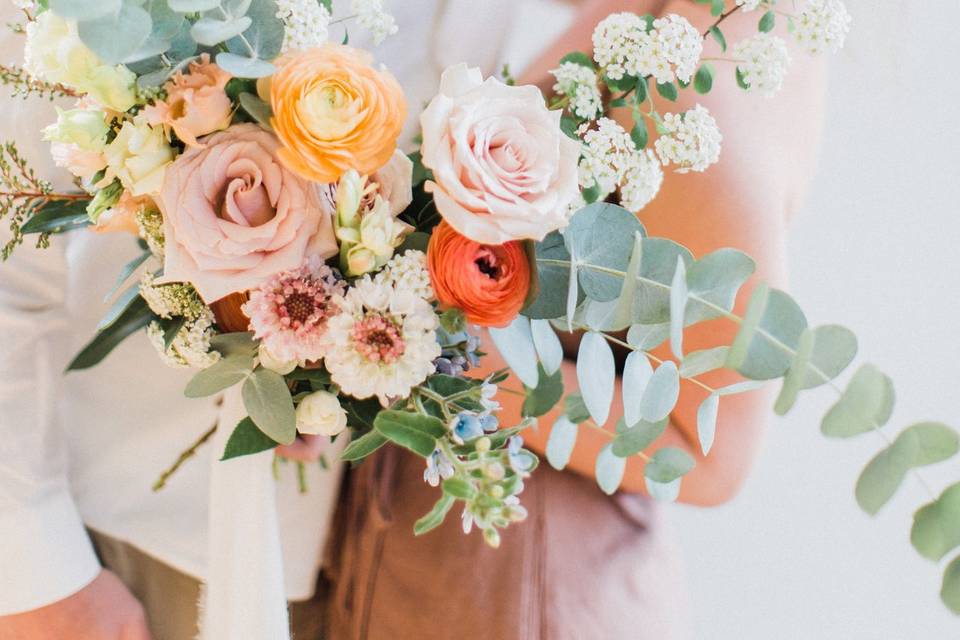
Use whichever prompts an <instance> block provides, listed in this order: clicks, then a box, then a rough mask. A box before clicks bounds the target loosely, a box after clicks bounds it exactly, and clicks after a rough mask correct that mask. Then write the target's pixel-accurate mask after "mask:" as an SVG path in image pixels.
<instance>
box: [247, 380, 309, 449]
mask: <svg viewBox="0 0 960 640" xmlns="http://www.w3.org/2000/svg"><path fill="white" fill-rule="evenodd" d="M240 393H241V395H242V397H243V406H244V407H245V408H246V409H247V412H248V413H249V414H250V418H251V419H252V420H253V422H254V423H255V424H256V425H257V426H258V427H259V428H260V430H261V431H263V432H264V433H265V434H267V435H268V436H269V437H270V438H272V439H274V440H276V441H277V442H279V443H280V444H293V441H294V440H296V438H297V416H296V413H295V411H294V407H293V398H292V397H291V395H290V389H289V388H288V387H287V383H286V381H285V380H284V379H283V376H281V375H280V374H278V373H275V372H273V371H270V370H269V369H264V368H263V367H260V368H258V369H256V370H255V371H254V372H253V373H252V374H251V375H250V376H249V377H248V378H247V379H246V381H245V382H244V383H243V387H241V389H240Z"/></svg>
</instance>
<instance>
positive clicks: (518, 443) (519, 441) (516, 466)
mask: <svg viewBox="0 0 960 640" xmlns="http://www.w3.org/2000/svg"><path fill="white" fill-rule="evenodd" d="M507 458H509V459H510V467H511V468H512V469H513V470H514V471H515V472H516V473H517V474H518V475H520V476H525V475H527V474H529V473H530V470H531V469H532V468H533V460H532V459H531V457H530V454H528V453H527V452H525V451H524V450H523V438H521V437H520V436H513V437H512V438H510V440H509V441H508V442H507Z"/></svg>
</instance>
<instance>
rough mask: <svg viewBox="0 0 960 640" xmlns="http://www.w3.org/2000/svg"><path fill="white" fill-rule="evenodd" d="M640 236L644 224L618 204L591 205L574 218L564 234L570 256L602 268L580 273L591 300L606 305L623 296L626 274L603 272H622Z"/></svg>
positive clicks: (585, 290)
mask: <svg viewBox="0 0 960 640" xmlns="http://www.w3.org/2000/svg"><path fill="white" fill-rule="evenodd" d="M636 233H640V234H643V233H644V231H643V225H641V224H640V222H639V221H638V220H637V217H636V216H635V215H633V214H632V213H630V212H629V211H627V210H626V209H624V208H623V207H618V206H616V205H612V204H606V203H597V204H591V205H588V206H587V207H585V208H583V209H581V210H580V211H579V212H577V213H576V214H575V215H574V216H573V219H572V220H571V221H570V226H569V227H568V228H567V230H566V232H565V233H564V240H565V242H566V246H567V250H568V252H569V254H570V255H572V256H574V255H575V256H576V259H577V261H578V262H582V263H589V264H591V265H595V267H599V268H593V269H582V270H580V272H579V281H580V287H581V288H582V289H583V291H584V293H585V294H586V295H587V296H589V297H590V299H591V300H597V301H599V302H606V301H610V300H615V299H616V298H617V296H619V295H620V290H621V288H622V286H623V277H622V275H620V276H618V275H617V274H616V273H613V274H611V273H606V272H604V271H603V269H604V268H606V269H611V270H614V271H616V270H620V271H622V270H623V269H625V268H626V267H627V263H628V262H629V261H630V255H631V253H632V252H633V246H634V235H635V234H636ZM538 260H539V257H538ZM541 286H542V285H541Z"/></svg>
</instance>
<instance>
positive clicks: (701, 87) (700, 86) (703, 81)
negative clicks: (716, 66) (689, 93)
mask: <svg viewBox="0 0 960 640" xmlns="http://www.w3.org/2000/svg"><path fill="white" fill-rule="evenodd" d="M713 75H714V72H713V66H712V65H711V64H710V63H709V62H704V63H703V64H702V65H700V68H699V69H697V74H696V75H695V76H694V77H693V88H694V90H696V92H697V93H699V94H701V95H703V94H707V93H710V90H711V89H713Z"/></svg>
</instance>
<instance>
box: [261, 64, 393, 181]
mask: <svg viewBox="0 0 960 640" xmlns="http://www.w3.org/2000/svg"><path fill="white" fill-rule="evenodd" d="M371 62H372V58H371V57H370V56H369V55H368V54H367V53H365V52H362V51H358V50H357V49H353V48H351V47H346V46H340V45H327V46H324V47H320V48H317V49H311V50H309V51H304V52H299V53H294V54H291V55H289V56H287V57H285V58H283V59H281V60H280V61H279V62H278V66H279V67H280V68H279V70H278V71H277V73H276V74H274V76H273V77H272V78H271V80H270V103H271V106H272V107H273V114H274V115H273V119H272V120H271V124H272V125H273V129H274V131H275V132H276V134H277V137H278V138H280V141H281V142H283V148H282V149H281V150H280V151H279V157H280V159H281V161H282V162H283V163H284V164H285V165H286V166H287V167H288V168H289V169H290V170H292V171H294V172H296V173H298V174H299V175H301V176H302V177H304V178H307V179H308V180H314V181H316V182H323V183H331V182H336V181H337V180H339V179H340V177H341V176H342V175H343V174H344V173H346V172H347V171H348V170H350V169H355V170H356V171H357V172H358V173H360V174H361V175H369V174H371V173H373V172H374V171H376V170H377V169H379V168H380V167H382V166H384V165H385V164H387V162H388V161H389V160H390V157H391V156H392V155H393V152H394V150H395V149H396V148H397V138H398V137H399V136H400V131H401V129H402V128H403V123H404V120H405V119H406V117H407V101H406V98H405V97H404V95H403V90H402V89H401V88H400V85H399V84H398V83H397V81H396V80H395V79H394V77H393V76H392V75H390V73H388V72H386V71H378V70H376V69H374V68H373V67H372V66H371Z"/></svg>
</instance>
